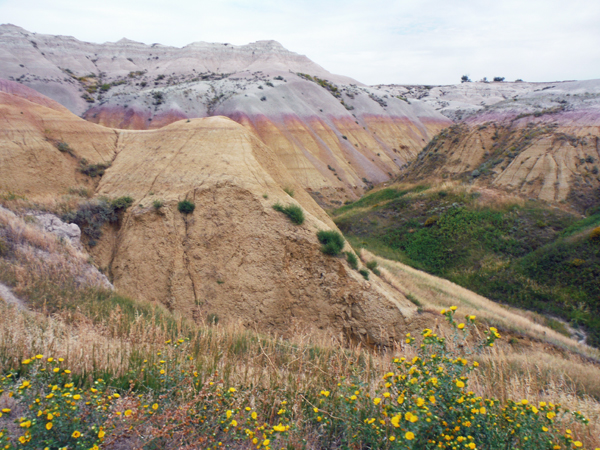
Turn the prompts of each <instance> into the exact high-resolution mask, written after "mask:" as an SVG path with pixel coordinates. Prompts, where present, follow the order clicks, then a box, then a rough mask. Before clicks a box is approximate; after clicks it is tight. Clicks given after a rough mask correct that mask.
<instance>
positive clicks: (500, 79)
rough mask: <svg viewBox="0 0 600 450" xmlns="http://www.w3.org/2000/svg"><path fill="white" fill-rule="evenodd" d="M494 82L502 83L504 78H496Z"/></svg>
mask: <svg viewBox="0 0 600 450" xmlns="http://www.w3.org/2000/svg"><path fill="white" fill-rule="evenodd" d="M494 81H496V82H498V83H501V82H503V81H504V77H494Z"/></svg>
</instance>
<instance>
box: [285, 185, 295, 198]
mask: <svg viewBox="0 0 600 450" xmlns="http://www.w3.org/2000/svg"><path fill="white" fill-rule="evenodd" d="M283 192H285V193H286V194H287V195H289V196H290V197H293V196H294V189H292V188H291V187H288V186H286V187H284V188H283Z"/></svg>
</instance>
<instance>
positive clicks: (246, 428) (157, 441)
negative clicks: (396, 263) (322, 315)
mask: <svg viewBox="0 0 600 450" xmlns="http://www.w3.org/2000/svg"><path fill="white" fill-rule="evenodd" d="M454 309H455V308H454ZM454 312H455V311H454V310H449V311H444V312H443V313H444V316H445V318H446V320H447V321H448V322H449V324H450V326H451V327H452V328H453V330H454V335H453V340H454V341H459V342H461V343H463V345H464V344H466V342H467V337H468V336H469V332H470V329H471V328H474V326H475V325H474V319H475V317H474V316H467V318H466V320H465V322H466V324H465V323H464V322H461V323H459V322H458V321H456V320H455V318H454ZM210 316H211V315H209V319H210V323H212V324H215V325H216V323H217V320H215V319H212V318H211V317H210ZM214 317H215V318H216V316H214ZM484 335H485V337H484V339H483V341H482V342H481V343H480V344H479V347H478V348H477V350H476V352H477V353H479V354H482V353H486V352H488V350H487V349H488V348H489V347H492V346H493V345H494V341H495V340H496V339H499V338H500V335H499V334H498V331H497V330H496V329H495V328H490V329H488V330H485V331H484ZM419 341H420V342H417V339H415V338H414V337H411V336H410V334H409V335H408V338H407V340H406V343H407V344H408V346H409V347H413V348H414V353H416V356H414V358H412V359H409V358H406V357H401V358H394V360H393V362H392V364H391V370H390V371H389V372H386V373H382V372H380V373H379V374H378V376H377V378H378V380H379V383H378V386H375V387H374V388H372V387H371V386H369V385H365V384H363V383H361V382H360V381H358V380H357V379H356V377H355V376H352V377H351V378H350V379H348V378H346V377H340V378H337V377H336V376H335V375H334V377H332V378H331V379H329V380H328V382H327V381H326V382H325V383H324V384H322V385H320V386H318V385H310V386H306V388H307V389H306V390H303V393H302V395H294V396H290V395H289V393H288V392H287V391H289V390H290V387H291V386H285V385H282V386H272V387H271V388H270V389H265V390H266V391H272V390H274V389H275V390H276V391H277V393H276V395H277V396H278V397H279V398H276V399H273V400H274V401H273V402H272V403H268V402H265V401H261V402H256V401H254V400H256V394H255V393H256V392H257V390H256V388H254V389H253V386H252V385H250V386H247V385H246V384H245V383H231V382H230V383H227V382H226V381H225V380H224V379H223V378H220V377H219V373H218V371H214V373H210V371H208V370H206V368H205V367H203V365H202V364H201V362H202V360H201V359H200V358H198V357H194V356H192V354H194V353H196V352H195V351H194V349H193V347H192V341H191V339H189V338H184V339H178V340H176V341H173V340H168V341H167V342H166V344H165V345H164V346H163V348H162V349H160V351H159V352H157V357H156V358H151V359H150V360H149V359H145V360H144V361H143V362H141V363H140V364H138V365H137V366H136V367H132V369H131V370H130V371H129V372H128V374H127V375H128V376H129V377H130V378H131V379H132V380H136V381H135V382H133V381H132V382H131V384H130V386H127V387H126V388H125V389H124V388H119V387H116V386H111V385H110V384H109V383H107V380H106V379H105V378H97V379H93V378H92V380H93V381H87V382H86V383H82V382H81V381H83V380H82V379H81V378H78V377H77V376H75V375H74V374H73V373H72V371H71V370H70V369H69V368H68V366H67V365H66V364H65V362H64V360H63V359H62V358H57V357H53V356H49V355H43V354H35V355H32V356H30V357H28V358H26V359H24V360H23V361H22V362H21V364H20V365H19V367H18V370H14V371H11V372H8V373H5V375H4V376H3V377H1V378H0V388H2V390H3V392H8V393H9V395H10V397H11V398H12V399H13V403H12V404H11V406H13V407H12V408H4V409H3V410H2V412H3V414H6V415H7V416H8V417H9V418H11V419H12V418H13V417H15V421H18V423H19V424H20V426H19V427H13V429H11V430H10V431H9V430H4V433H2V434H0V444H2V445H3V446H6V447H5V448H12V445H11V444H12V443H13V442H14V443H15V445H16V446H18V447H19V448H44V447H51V448H59V447H61V446H66V447H71V446H72V447H73V448H90V447H92V448H93V447H95V446H102V445H104V444H109V443H111V442H113V443H114V442H115V440H116V442H119V437H120V438H121V439H123V438H125V442H131V440H132V439H133V437H134V436H135V437H136V438H137V443H138V444H143V445H140V447H141V448H172V445H169V444H173V443H175V442H177V443H178V444H179V447H181V445H186V447H188V445H192V443H198V442H202V443H204V444H211V445H212V444H214V447H213V446H209V448H220V447H222V446H223V445H224V446H225V448H246V447H248V448H249V447H252V448H254V447H255V446H256V447H258V448H265V449H267V450H268V449H274V448H300V447H299V446H298V445H297V444H299V442H298V441H299V440H300V436H302V437H304V438H306V437H310V439H311V441H312V442H313V443H314V447H315V448H372V449H375V448H377V449H407V448H409V449H436V448H466V449H477V448H482V449H483V448H485V449H489V450H501V449H502V450H503V449H506V448H519V449H523V450H537V449H541V448H543V449H550V448H556V447H554V446H558V447H559V448H567V449H572V448H579V447H582V446H583V443H582V442H581V441H579V440H577V439H578V437H577V436H576V435H573V434H572V433H573V432H572V431H570V430H568V431H567V432H564V431H563V428H564V426H565V425H566V426H570V427H571V428H574V429H577V430H578V431H579V430H580V429H581V428H582V427H583V426H586V425H587V424H589V420H588V419H587V418H585V417H584V416H583V415H582V414H581V412H573V413H571V412H570V411H568V410H566V409H565V408H563V407H561V406H560V405H558V404H557V405H555V404H553V403H550V402H539V403H538V402H535V403H533V402H530V401H529V400H527V399H517V401H514V400H510V399H509V400H506V401H502V400H500V399H498V398H496V397H490V398H487V397H481V396H478V395H477V394H475V393H474V392H472V391H470V390H469V386H468V384H469V379H470V378H474V377H476V373H477V371H480V370H481V369H480V368H479V363H478V362H476V361H473V360H470V361H469V360H467V359H465V356H467V357H470V356H471V355H467V354H465V351H464V350H463V351H455V350H451V349H450V348H449V346H448V344H447V341H446V338H444V337H441V336H439V335H437V334H434V333H433V332H432V330H430V329H425V330H423V332H422V333H421V336H420V339H419ZM247 345H248V344H247ZM261 348H262V347H261ZM310 350H312V351H318V350H319V349H316V348H315V349H310ZM264 351H265V350H264V349H262V352H263V353H264ZM279 351H280V352H286V353H290V350H287V349H283V348H282V349H280V350H279ZM309 353H310V352H309ZM163 355H164V356H163ZM140 356H141V355H140ZM162 358H164V359H162ZM357 362H358V364H357V365H358V366H359V368H356V369H354V373H356V374H358V371H359V370H361V369H360V367H361V366H364V362H362V363H361V362H360V361H357ZM352 365H354V362H352ZM362 370H364V369H362ZM207 372H208V373H207ZM432 374H433V375H435V376H432ZM258 391H259V390H258ZM267 397H268V396H267ZM260 398H261V400H265V398H264V394H260ZM284 399H285V400H284ZM89 405H94V407H89ZM13 409H16V411H13ZM275 411H277V413H276V414H275ZM16 416H20V418H19V419H16ZM161 425H162V426H161ZM165 426H166V429H164V428H165ZM140 430H147V431H148V432H145V433H140V432H139V431H140ZM449 430H452V431H449ZM150 431H151V432H150ZM11 438H12V439H13V440H14V441H13V442H11ZM302 440H303V441H306V440H305V439H302ZM16 441H18V442H19V444H20V445H18V444H16ZM438 442H439V443H442V444H443V445H441V446H440V445H439V444H438ZM558 444H561V445H558ZM563 446H564V447H563Z"/></svg>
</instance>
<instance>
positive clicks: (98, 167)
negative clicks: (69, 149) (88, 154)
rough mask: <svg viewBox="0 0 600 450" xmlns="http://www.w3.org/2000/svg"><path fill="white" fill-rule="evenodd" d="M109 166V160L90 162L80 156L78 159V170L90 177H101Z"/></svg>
mask: <svg viewBox="0 0 600 450" xmlns="http://www.w3.org/2000/svg"><path fill="white" fill-rule="evenodd" d="M109 167H110V163H109V162H106V163H98V164H90V163H88V161H87V160H86V159H85V158H82V159H81V160H80V161H79V171H80V172H81V173H82V174H84V175H87V176H88V177H90V178H96V177H101V176H102V175H104V172H105V171H106V169H108V168H109Z"/></svg>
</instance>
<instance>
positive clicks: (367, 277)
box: [358, 269, 369, 280]
mask: <svg viewBox="0 0 600 450" xmlns="http://www.w3.org/2000/svg"><path fill="white" fill-rule="evenodd" d="M358 273H360V274H361V275H362V276H363V278H364V279H365V280H368V279H369V271H368V270H367V269H360V270H359V271H358Z"/></svg>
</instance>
